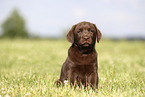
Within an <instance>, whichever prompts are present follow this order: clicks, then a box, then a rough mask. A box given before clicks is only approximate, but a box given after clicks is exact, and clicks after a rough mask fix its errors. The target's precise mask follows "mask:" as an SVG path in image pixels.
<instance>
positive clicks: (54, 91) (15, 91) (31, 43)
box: [0, 39, 145, 97]
mask: <svg viewBox="0 0 145 97" xmlns="http://www.w3.org/2000/svg"><path fill="white" fill-rule="evenodd" d="M70 45H71V44H70V43H69V42H67V41H65V40H21V39H17V40H9V39H3V40H0V97H1V96H2V97H3V96H10V97H11V96H30V97H31V96H33V97H35V96H47V97H49V96H50V97H51V96H54V97H55V96H63V97H67V96H71V97H91V96H99V97H102V96H114V97H116V96H122V97H124V96H127V97H128V96H135V97H136V96H145V42H143V41H119V42H113V41H107V40H104V41H100V43H99V44H97V45H96V49H97V52H98V55H99V77H100V80H99V90H98V93H95V92H94V91H93V90H91V89H83V88H79V87H77V88H75V89H74V88H71V87H70V86H69V85H68V86H65V87H61V88H57V87H56V86H55V85H54V81H55V80H56V79H58V78H59V74H60V69H61V66H62V64H63V62H64V61H65V59H66V57H67V50H68V48H69V46H70Z"/></svg>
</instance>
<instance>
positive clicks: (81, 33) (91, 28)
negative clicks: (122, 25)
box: [67, 22, 102, 47]
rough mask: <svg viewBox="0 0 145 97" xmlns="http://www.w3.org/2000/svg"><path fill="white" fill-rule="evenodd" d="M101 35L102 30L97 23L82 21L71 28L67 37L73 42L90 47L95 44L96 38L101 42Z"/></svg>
mask: <svg viewBox="0 0 145 97" xmlns="http://www.w3.org/2000/svg"><path fill="white" fill-rule="evenodd" d="M101 36H102V35H101V32H100V30H99V29H98V28H97V27H96V25H95V24H92V23H90V22H81V23H78V24H76V25H74V26H73V27H72V28H71V30H70V31H69V33H68V34H67V39H68V41H69V42H71V43H72V44H73V43H74V44H76V45H78V46H81V47H90V46H94V45H95V42H96V39H97V42H98V43H99V41H100V39H101Z"/></svg>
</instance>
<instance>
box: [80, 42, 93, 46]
mask: <svg viewBox="0 0 145 97" xmlns="http://www.w3.org/2000/svg"><path fill="white" fill-rule="evenodd" d="M90 45H91V42H90V41H84V42H83V43H82V45H81V46H83V47H89V46H90Z"/></svg>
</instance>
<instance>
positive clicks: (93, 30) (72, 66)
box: [56, 22, 101, 89]
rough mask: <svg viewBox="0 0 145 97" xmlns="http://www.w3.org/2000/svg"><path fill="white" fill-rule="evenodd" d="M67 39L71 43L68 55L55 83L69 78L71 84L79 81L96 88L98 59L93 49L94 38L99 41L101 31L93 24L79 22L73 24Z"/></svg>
mask: <svg viewBox="0 0 145 97" xmlns="http://www.w3.org/2000/svg"><path fill="white" fill-rule="evenodd" d="M67 39H68V41H69V42H71V43H72V46H71V47H70V48H69V50H68V57H67V59H66V61H65V62H64V64H63V66H62V69H61V74H60V79H58V80H57V81H56V83H57V85H59V84H60V83H63V82H64V80H69V81H70V83H71V85H74V84H75V82H77V83H79V82H81V83H82V84H83V85H85V86H86V85H87V84H89V85H90V86H91V87H92V88H93V89H96V88H98V81H99V77H98V61H97V52H96V50H95V43H96V39H97V42H98V43H99V41H100V39H101V32H100V31H99V30H98V28H97V27H96V25H95V24H92V23H90V22H81V23H78V24H76V25H74V26H73V27H72V28H71V30H70V31H69V33H68V34H67Z"/></svg>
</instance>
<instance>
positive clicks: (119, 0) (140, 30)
mask: <svg viewBox="0 0 145 97" xmlns="http://www.w3.org/2000/svg"><path fill="white" fill-rule="evenodd" d="M13 8H18V9H19V11H20V14H21V15H22V16H23V17H24V18H25V20H26V23H27V28H28V30H29V31H30V32H31V33H35V34H37V35H40V36H49V37H58V36H60V35H62V33H63V31H64V29H67V28H70V27H71V26H72V25H74V24H76V23H78V22H81V21H89V22H92V23H95V24H96V26H97V27H98V28H99V29H100V30H101V32H102V34H103V36H106V37H126V36H142V37H145V0H0V25H1V24H2V22H3V21H4V20H5V19H6V18H7V17H8V16H9V15H10V12H11V11H12V10H13ZM0 30H1V28H0Z"/></svg>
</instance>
